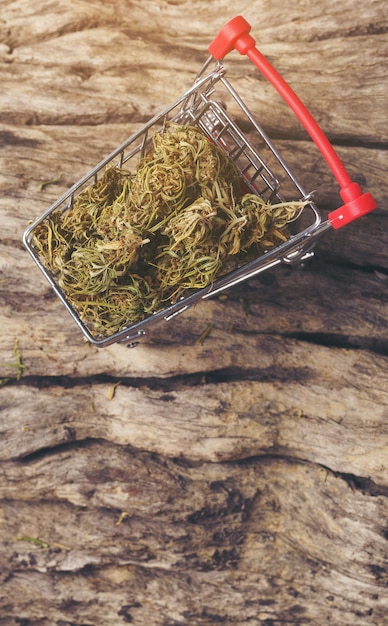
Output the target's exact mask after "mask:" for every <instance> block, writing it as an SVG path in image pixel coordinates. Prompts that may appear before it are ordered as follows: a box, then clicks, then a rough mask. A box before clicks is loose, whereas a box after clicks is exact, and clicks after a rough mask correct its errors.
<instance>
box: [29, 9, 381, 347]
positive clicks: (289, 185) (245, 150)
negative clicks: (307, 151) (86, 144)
mask: <svg viewBox="0 0 388 626" xmlns="http://www.w3.org/2000/svg"><path fill="white" fill-rule="evenodd" d="M250 30H251V27H250V25H249V24H248V22H246V20H245V19H244V18H243V17H241V16H238V17H235V18H234V19H232V20H231V21H230V22H228V24H226V26H224V28H223V29H222V30H221V31H220V32H219V34H218V35H217V37H216V38H215V39H214V41H213V42H212V43H211V45H210V46H209V52H210V57H209V59H208V60H207V61H206V63H205V65H204V67H203V68H202V70H201V71H200V73H199V75H198V76H197V77H196V79H195V81H194V83H193V85H192V86H191V87H190V88H189V89H188V90H187V91H186V92H185V93H184V94H183V95H182V96H181V97H180V98H178V99H177V100H176V101H175V102H173V103H172V104H171V105H170V106H168V107H167V108H166V109H165V110H164V111H162V112H161V113H160V114H159V115H157V116H155V117H153V118H152V119H151V120H150V121H149V122H148V123H147V124H146V125H145V126H144V127H143V128H142V129H141V130H139V131H138V132H136V133H135V134H134V135H132V136H131V137H130V138H129V139H128V140H127V141H125V142H124V143H123V144H122V145H121V146H119V147H118V148H117V149H116V150H114V152H112V153H111V154H110V155H109V156H108V157H107V158H105V159H104V160H103V161H102V162H101V163H99V164H98V165H97V166H96V167H95V168H94V169H92V171H90V172H89V173H88V174H87V175H86V176H84V177H83V178H82V179H81V180H80V181H79V182H77V183H76V184H75V185H73V187H71V188H70V189H69V190H68V191H67V192H66V193H65V194H64V195H63V196H62V197H61V198H60V199H59V200H58V201H57V202H55V203H54V205H53V206H51V207H50V209H49V210H48V211H46V212H45V213H44V214H43V215H42V216H41V217H40V218H39V219H37V220H36V221H35V222H34V223H33V224H32V225H31V226H30V227H29V228H28V229H27V230H26V232H25V234H24V240H23V241H24V245H25V246H26V248H27V250H28V251H29V253H30V254H31V255H32V257H33V259H34V260H35V262H36V263H37V265H38V266H39V268H40V270H41V271H42V272H43V274H44V275H45V277H46V278H47V280H48V281H49V283H50V284H51V286H52V288H53V289H54V291H55V292H56V294H57V295H58V297H59V298H60V300H61V301H62V302H63V304H64V305H65V307H66V308H67V310H68V311H69V312H70V314H71V315H72V317H73V319H74V320H75V322H76V323H77V324H78V326H79V327H80V329H81V330H82V332H83V333H84V335H85V336H86V338H87V339H88V340H89V341H90V342H91V343H93V344H95V345H96V346H100V347H103V346H107V345H110V344H112V343H116V342H119V343H126V344H128V345H131V346H132V345H135V344H136V343H137V342H138V340H139V338H140V337H141V336H142V335H144V334H145V333H146V332H147V329H148V328H149V327H150V326H151V325H153V324H155V323H156V322H158V321H161V320H165V321H169V320H171V319H173V318H174V317H175V316H176V315H178V314H179V313H182V312H183V311H185V310H187V309H188V308H189V307H190V306H191V305H193V304H194V303H196V302H198V301H199V300H205V299H207V298H210V297H212V296H214V295H216V294H219V293H220V292H222V291H224V290H225V289H227V288H229V287H231V286H233V285H236V284H238V283H240V282H242V281H245V280H247V279H248V278H251V277H253V276H255V275H257V274H258V273H260V272H263V271H264V270H266V269H268V268H271V267H273V266H275V265H277V264H279V263H288V264H290V263H294V262H297V261H301V260H304V259H306V258H307V257H309V256H311V255H312V254H313V252H312V250H313V247H314V244H315V242H316V239H317V237H318V236H320V235H321V234H322V233H324V232H325V231H327V230H328V229H330V228H334V229H338V228H340V227H342V226H344V225H346V224H348V223H349V222H351V221H353V220H355V219H357V218H358V217H361V216H362V215H365V214H367V213H369V212H370V211H372V210H373V209H375V208H376V206H377V205H376V202H375V200H374V198H373V197H372V195H371V194H370V193H363V192H362V191H361V189H360V187H359V185H358V184H357V183H355V182H352V180H351V179H350V177H349V175H348V173H347V172H346V170H345V168H344V166H343V164H342V163H341V161H340V159H339V158H338V156H337V154H336V152H335V151H334V149H333V147H332V146H331V144H330V143H329V141H328V139H327V138H326V136H325V135H324V133H323V132H322V130H321V129H320V127H319V126H318V124H317V123H316V122H315V120H314V118H313V117H312V116H311V115H310V113H309V112H308V111H307V109H306V108H305V107H304V105H303V104H302V102H301V101H300V100H299V98H298V97H297V96H296V94H295V93H294V92H293V91H292V90H291V88H290V87H289V85H288V84H287V83H286V82H285V81H284V79H283V78H282V77H281V76H280V75H279V74H278V72H277V71H276V70H275V69H274V68H273V67H272V65H271V64H270V63H269V62H268V60H267V59H266V58H265V57H264V56H263V55H262V54H261V53H260V52H259V51H258V49H257V48H256V46H255V41H254V39H253V38H252V37H251V35H250ZM233 49H235V50H237V51H238V52H239V53H240V54H242V55H247V56H248V58H249V59H250V60H251V61H252V62H253V63H254V65H255V66H256V67H257V68H258V69H259V70H260V71H261V73H262V74H263V75H264V76H265V77H266V78H267V79H268V80H269V81H270V82H271V83H272V84H273V86H274V87H275V88H276V89H277V90H278V92H279V93H280V95H281V96H282V97H283V99H284V100H285V101H286V103H287V104H288V105H289V106H290V108H291V109H292V110H293V111H294V113H295V115H296V116H297V117H298V119H299V120H300V122H301V123H302V125H303V126H304V128H305V129H306V130H307V131H308V133H309V134H310V136H311V138H312V139H313V141H314V142H315V143H316V145H317V146H318V148H319V150H320V152H321V153H322V155H323V157H324V158H325V160H326V161H327V163H328V165H329V167H330V168H331V170H332V172H333V174H334V176H335V178H336V179H337V181H338V183H339V185H340V196H341V198H342V202H343V204H342V205H341V206H340V207H339V208H338V209H336V210H334V211H332V212H331V213H329V215H328V216H327V219H324V220H323V219H322V218H321V216H320V213H319V211H318V209H317V207H316V205H315V203H314V201H313V193H312V192H309V191H306V190H305V189H304V188H303V187H302V185H301V184H300V183H299V182H298V180H297V179H296V177H295V176H294V174H293V173H292V171H291V170H290V168H289V167H288V165H287V164H286V162H285V161H284V159H283V158H282V157H281V155H280V154H279V152H278V151H277V149H276V148H275V146H274V145H273V143H272V142H271V140H270V139H269V138H268V137H267V135H266V133H265V131H264V130H263V129H262V128H261V126H259V124H258V123H257V122H256V120H255V119H254V117H253V115H252V114H251V113H250V111H249V109H248V108H247V106H246V105H245V104H244V102H243V101H242V99H241V98H240V96H239V95H238V93H237V92H236V90H235V89H234V88H233V87H232V85H231V84H230V82H229V81H228V80H227V78H226V71H225V68H224V65H223V62H222V59H223V58H224V57H225V55H226V54H228V53H229V52H230V51H232V50H233ZM242 116H243V118H244V122H245V123H244V124H242V123H241V117H242ZM235 120H239V122H238V123H237V121H235ZM166 122H173V123H177V124H181V125H191V126H196V127H198V128H199V129H200V130H201V131H202V133H203V134H204V135H205V136H206V137H208V138H209V139H210V140H211V141H212V142H214V143H215V144H216V145H217V146H219V147H221V148H222V149H223V150H225V151H226V152H227V154H228V155H229V157H230V158H231V159H232V160H233V162H234V163H235V165H236V167H237V169H238V172H239V175H240V177H241V180H242V181H243V184H244V186H245V187H246V189H248V190H249V192H250V193H253V194H257V195H258V196H260V197H261V198H263V199H265V200H266V201H268V202H270V203H276V202H278V203H279V202H284V201H285V200H287V201H288V200H293V201H297V200H298V201H304V208H303V211H302V212H301V214H300V215H299V216H298V218H297V219H296V220H295V221H294V222H293V224H292V232H291V235H290V237H289V238H288V239H287V240H286V241H284V242H282V243H280V245H277V246H276V247H274V248H270V249H269V250H268V251H265V252H264V253H263V254H260V255H259V256H257V257H256V258H253V259H250V260H249V261H247V262H246V263H243V264H242V265H241V266H239V267H238V268H237V269H234V270H232V271H231V272H229V273H227V274H225V275H222V276H221V277H219V278H217V279H216V280H215V281H214V282H212V283H211V284H209V285H208V286H206V287H204V288H201V289H197V290H194V291H192V292H190V293H188V294H187V295H185V296H184V297H181V298H179V299H178V301H176V302H169V303H167V305H166V306H165V307H164V308H163V310H159V311H156V312H152V313H150V314H149V315H147V316H146V317H145V318H144V319H142V320H141V321H137V322H135V323H133V322H131V319H128V322H127V323H126V324H124V325H123V327H122V328H120V330H119V331H117V332H114V333H113V334H111V335H110V336H107V337H106V336H105V337H101V336H98V335H97V336H96V334H95V333H94V331H93V327H92V326H91V325H90V324H88V323H87V322H86V321H85V320H83V319H81V318H80V316H79V314H78V312H77V310H76V309H75V308H74V307H73V306H72V305H71V304H70V302H69V301H68V299H67V297H66V293H65V292H64V291H63V289H62V288H61V287H60V286H59V284H58V281H57V277H56V275H55V273H53V272H50V271H49V270H48V269H47V267H46V265H45V263H44V261H43V259H42V258H41V257H40V255H39V253H38V250H37V249H36V246H34V243H33V238H34V232H35V230H36V229H37V228H38V227H39V226H40V225H41V224H42V223H44V222H45V220H47V219H49V218H50V216H51V215H52V214H53V212H54V211H55V212H58V211H68V210H69V209H71V208H72V206H73V204H74V202H75V200H76V198H77V197H78V196H79V194H80V193H82V192H83V191H84V190H85V189H86V188H87V187H89V186H90V185H92V184H94V183H96V182H97V181H98V180H99V179H100V178H101V176H102V174H103V172H104V171H106V168H107V167H108V166H113V167H117V168H123V167H126V168H128V169H129V170H131V169H132V170H133V169H134V168H135V167H136V164H137V163H139V161H140V160H141V159H142V158H143V157H144V155H145V154H146V153H147V150H149V149H150V145H151V142H152V137H153V136H154V133H157V132H161V130H162V129H163V128H164V127H165V125H166ZM242 127H244V128H249V129H251V130H249V131H247V132H245V133H244V132H243V131H242V129H241V128H242Z"/></svg>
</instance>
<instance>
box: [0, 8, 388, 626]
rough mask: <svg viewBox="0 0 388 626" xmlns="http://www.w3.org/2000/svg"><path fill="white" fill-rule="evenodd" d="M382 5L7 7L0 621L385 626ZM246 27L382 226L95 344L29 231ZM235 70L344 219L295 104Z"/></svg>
mask: <svg viewBox="0 0 388 626" xmlns="http://www.w3.org/2000/svg"><path fill="white" fill-rule="evenodd" d="M385 5H386V3H384V2H383V1H382V0H372V1H371V2H369V3H363V4H360V3H356V5H355V3H354V2H350V0H344V2H342V3H338V2H334V1H333V0H324V1H323V2H298V3H295V2H291V0H285V1H283V2H279V1H278V0H271V2H266V1H265V0H258V1H257V2H255V3H252V2H251V1H249V2H248V1H245V0H238V1H237V0H228V2H226V0H214V1H212V2H205V1H204V0H191V1H190V2H188V0H170V1H169V0H159V1H158V2H157V1H153V0H150V1H148V0H147V2H144V1H141V2H140V0H132V1H130V0H114V1H112V2H110V3H106V2H103V1H102V0H91V1H86V0H64V1H63V2H61V3H59V4H58V3H57V4H55V3H54V4H53V3H52V2H50V1H49V0H43V2H40V3H38V4H36V3H33V4H31V2H28V1H27V0H14V1H11V2H6V1H5V0H0V80H1V87H2V88H1V90H0V216H1V236H0V328H1V333H0V380H1V383H2V384H1V386H0V626H20V625H22V626H86V625H87V626H106V625H107V624H112V625H114V626H124V624H128V623H133V624H136V625H138V626H143V625H144V626H178V625H184V626H186V625H187V626H210V625H212V624H230V625H232V624H233V626H243V625H244V626H245V625H249V626H280V624H284V623H288V624H294V625H295V626H296V625H298V626H299V625H303V626H304V625H305V626H320V625H321V624H328V623H332V624H335V625H336V626H381V625H382V624H383V623H384V619H385V615H386V614H387V612H388V593H387V583H388V578H387V571H388V568H387V523H386V520H387V516H388V506H387V503H388V499H387V498H388V471H387V458H388V432H387V423H388V421H387V417H388V375H387V364H388V360H387V354H388V334H387V329H388V319H387V318H388V313H387V311H388V308H387V296H386V294H387V284H388V278H387V274H388V273H387V269H388V259H387V206H388V202H387V200H388V198H387V191H386V185H385V177H386V176H385V175H386V170H387V151H386V148H387V128H386V113H387V96H386V70H387V61H386V59H387V50H388V45H387V35H386V32H387V24H388V13H387V9H386V6H385ZM237 14H242V15H244V16H245V17H246V19H247V20H248V21H249V22H250V23H251V24H252V33H253V34H254V36H255V38H256V40H257V43H258V46H259V47H260V49H261V50H262V52H263V53H264V54H266V55H267V56H268V58H269V59H270V60H271V62H272V63H273V64H274V65H275V67H277V69H279V71H280V72H281V73H282V74H283V75H284V77H285V78H286V79H287V80H288V81H289V82H290V84H291V85H292V86H293V88H294V89H295V91H296V92H297V93H298V95H299V96H300V97H301V99H302V100H303V101H304V102H305V104H306V105H307V106H308V107H309V108H310V110H311V111H312V113H313V114H314V116H315V117H316V119H317V120H318V122H319V123H320V124H321V125H322V127H323V128H324V130H325V131H326V132H327V134H328V136H329V138H330V140H331V141H332V142H333V144H334V145H335V147H336V149H337V150H338V153H339V155H340V157H341V158H342V159H343V160H344V162H345V164H346V166H347V167H348V168H349V171H350V173H351V175H352V176H353V177H354V179H355V180H356V181H357V182H359V183H360V185H361V186H362V187H363V189H365V190H368V191H371V192H372V193H373V194H374V196H375V197H376V199H377V200H378V203H379V209H378V210H377V211H376V212H374V213H373V214H372V215H370V216H368V217H366V218H364V219H363V220H360V221H359V222H356V223H354V224H351V225H350V226H349V227H347V228H345V229H343V230H341V231H338V232H332V233H329V234H328V235H327V236H325V237H323V238H322V239H321V240H320V241H319V243H318V245H317V249H316V256H315V258H314V259H313V260H312V261H311V262H309V263H308V264H306V266H304V267H303V268H293V269H290V268H286V267H279V268H277V269H276V270H271V271H269V272H266V273H264V274H262V275H261V276H259V277H257V278H255V279H252V280H250V281H248V282H247V283H244V284H243V285H240V286H239V287H236V288H234V289H232V290H230V291H228V292H227V293H225V294H223V295H221V296H219V297H215V298H213V299H209V300H207V301H206V302H202V303H199V304H198V305H196V306H195V307H192V308H191V309H189V310H188V311H187V312H186V313H185V314H184V315H182V316H178V317H177V318H175V319H174V320H173V321H172V322H170V323H167V322H166V323H161V324H160V325H158V326H157V327H155V328H154V329H153V330H151V331H150V332H149V333H148V334H147V335H146V337H145V340H144V341H142V342H141V344H140V345H139V346H138V347H137V348H136V349H134V350H130V349H128V348H127V347H126V346H125V345H116V346H110V347H109V348H106V349H103V350H100V349H97V348H95V347H92V346H90V345H89V344H88V343H86V342H85V341H84V340H83V339H82V336H81V334H80V332H79V331H78V329H77V327H76V326H75V325H74V322H73V321H72V320H71V318H70V316H69V315H68V314H67V313H66V311H65V310H64V309H63V306H62V305H61V304H60V302H59V301H58V300H57V299H56V298H55V297H54V295H53V293H52V291H51V289H50V287H49V285H48V284H46V282H45V280H44V279H43V277H42V276H41V274H40V272H39V270H38V269H37V268H36V267H35V266H34V264H33V263H32V261H31V259H30V257H29V255H28V254H27V252H26V251H25V250H24V249H23V246H22V243H21V239H22V234H23V231H24V230H25V228H26V226H27V224H28V222H29V220H31V219H34V218H35V217H37V216H39V215H40V214H41V213H42V212H43V211H44V210H46V209H47V208H49V206H50V205H51V204H52V202H54V201H55V200H56V199H57V198H58V197H59V196H60V195H61V194H62V193H64V192H65V191H66V190H67V189H68V188H69V187H70V186H71V185H72V184H73V183H75V182H76V181H77V180H78V179H79V178H80V177H81V176H83V175H84V174H86V173H87V172H88V171H89V170H90V168H91V167H93V166H94V165H96V163H98V162H99V161H100V160H101V159H102V158H103V157H105V156H106V155H107V154H109V153H110V152H111V150H113V149H114V148H115V147H116V146H117V145H119V144H121V143H122V141H124V140H125V139H126V138H127V137H128V136H130V135H131V134H132V133H133V132H135V131H136V130H137V129H139V128H140V127H141V126H142V125H143V124H144V123H145V122H146V121H147V120H148V119H149V118H150V117H151V116H152V115H154V114H156V113H158V112H159V111H160V110H161V109H162V108H163V107H165V106H166V105H167V104H169V103H170V102H172V101H173V100H174V99H175V98H176V97H177V96H178V95H180V93H182V92H183V91H184V90H185V89H186V88H187V87H189V86H190V84H191V82H192V81H193V79H194V77H195V75H196V73H197V71H198V70H199V69H200V67H201V65H202V63H203V62H204V61H205V60H206V57H207V46H208V44H209V43H210V41H211V40H212V39H213V37H214V36H215V34H216V33H217V32H218V30H219V28H220V27H221V26H222V25H223V24H224V23H225V22H226V21H227V20H228V19H229V18H231V17H233V16H234V15H237ZM225 64H226V65H227V72H228V76H229V78H230V80H231V82H232V83H233V84H234V86H235V87H236V88H237V90H238V92H239V93H240V95H241V96H242V97H243V99H244V100H245V101H246V102H247V103H248V105H249V107H250V108H251V110H252V112H253V114H254V116H255V117H256V119H257V120H258V121H259V122H260V123H261V124H262V125H263V126H264V127H265V129H266V130H267V132H268V133H269V134H270V135H271V137H273V139H274V141H275V142H276V145H277V147H278V149H279V152H280V153H281V154H282V156H283V157H284V158H286V160H287V162H288V163H289V165H290V166H291V167H292V169H293V170H294V171H295V174H296V175H297V176H298V177H299V178H300V179H301V180H302V181H303V183H304V184H305V186H307V187H308V189H309V190H310V189H311V190H313V189H314V190H316V191H317V196H316V198H317V202H318V204H319V206H320V208H321V210H322V212H323V214H325V213H326V212H327V211H330V210H332V209H333V208H334V207H336V206H338V203H339V197H338V189H337V185H336V183H335V182H334V181H333V179H332V176H331V174H330V172H329V170H328V168H327V166H326V165H325V163H324V162H323V160H322V158H321V157H320V155H319V154H318V153H317V151H316V149H315V147H314V146H313V145H312V143H311V142H310V141H309V140H308V139H307V137H306V135H305V133H304V132H303V131H302V130H301V128H300V125H299V123H298V122H297V121H296V120H295V118H294V116H293V115H292V114H291V113H290V111H289V110H288V109H287V107H286V106H285V105H283V104H282V102H281V101H280V98H279V97H278V96H277V94H276V93H274V91H273V89H272V88H271V87H270V86H269V85H267V83H266V82H265V80H264V79H262V78H261V77H260V76H259V75H258V73H257V72H256V70H255V69H254V68H253V67H252V66H251V65H250V64H249V62H247V61H245V60H244V59H243V58H242V57H240V56H239V55H237V54H232V55H230V58H228V60H227V62H225ZM239 122H240V123H242V124H244V122H243V121H242V120H241V119H240V120H239ZM244 128H245V131H246V132H247V133H250V128H249V126H248V125H245V127H244Z"/></svg>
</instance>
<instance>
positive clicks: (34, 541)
mask: <svg viewBox="0 0 388 626" xmlns="http://www.w3.org/2000/svg"><path fill="white" fill-rule="evenodd" d="M16 541H27V542H28V543H32V544H34V545H35V546H39V547H40V548H48V547H49V544H48V543H47V542H46V541H43V540H42V539H37V538H36V537H16Z"/></svg>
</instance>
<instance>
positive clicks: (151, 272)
mask: <svg viewBox="0 0 388 626" xmlns="http://www.w3.org/2000/svg"><path fill="white" fill-rule="evenodd" d="M305 204H306V203H304V202H291V203H281V204H275V205H271V204H270V203H268V202H265V201H264V200H263V199H261V198H259V197H258V196H256V195H255V194H253V193H245V194H243V193H242V192H241V179H240V176H239V173H238V171H237V168H236V166H235V164H234V162H233V161H232V159H231V158H230V157H229V156H228V155H227V153H226V152H225V151H224V150H222V149H221V148H219V147H217V146H216V145H215V144H214V143H212V142H211V141H209V140H208V139H207V138H206V137H205V136H204V135H203V133H202V132H201V131H200V129H198V128H196V127H193V126H180V125H177V124H174V123H171V122H170V123H166V125H165V126H164V128H163V129H162V130H161V131H160V132H158V133H155V134H154V135H153V138H152V146H151V149H150V151H149V152H148V153H147V154H146V155H145V156H144V157H143V158H142V159H141V160H140V162H139V163H138V166H137V169H136V171H135V172H128V171H126V170H124V169H122V168H118V167H108V168H107V169H106V170H105V171H104V173H103V174H102V176H101V178H100V179H99V180H98V181H96V182H95V183H94V184H92V185H90V186H89V187H88V188H86V189H85V190H84V191H82V192H81V193H80V194H79V195H78V197H76V198H75V200H74V202H73V204H72V206H71V207H69V208H68V209H67V210H66V211H64V212H62V211H59V210H58V211H55V212H53V213H52V214H51V215H50V216H49V217H48V218H47V219H46V220H44V221H43V222H42V223H41V224H40V225H38V226H37V227H36V229H35V231H34V236H33V245H34V246H35V249H36V251H37V252H38V254H39V255H40V256H41V257H42V259H43V262H44V264H45V265H46V267H47V268H48V269H49V270H50V271H51V273H52V274H53V276H54V278H55V280H56V281H57V283H58V286H59V287H60V288H61V289H62V290H63V292H64V294H65V296H66V298H67V300H68V302H69V303H70V304H71V305H72V306H73V307H74V309H75V310H76V311H77V313H78V315H79V317H80V319H81V320H82V321H83V322H84V323H85V324H86V325H87V326H88V327H89V328H90V330H91V332H92V333H93V334H94V335H95V336H98V337H106V336H109V335H111V334H113V333H115V332H117V331H119V330H121V329H122V328H124V327H125V326H128V325H129V324H133V323H135V322H138V321H141V320H142V319H144V318H145V317H147V316H149V315H151V314H153V313H155V312H157V311H160V310H162V309H163V308H164V307H165V306H166V303H174V302H176V301H177V300H178V299H180V298H181V297H184V296H186V295H188V293H190V292H191V291H192V290H195V289H201V288H204V287H207V286H208V285H210V284H212V282H214V280H215V279H216V277H218V276H219V275H221V274H225V273H226V272H229V271H231V270H233V269H235V268H236V267H238V266H240V265H241V264H243V263H245V262H246V261H247V260H248V259H249V258H255V257H257V256H258V255H260V254H262V253H263V252H265V251H266V250H268V249H269V248H271V247H273V246H276V245H279V244H280V243H282V242H284V241H286V240H287V238H288V237H289V235H288V232H287V225H288V224H289V222H290V221H292V220H294V219H296V217H298V215H299V214H300V211H301V210H302V209H303V206H304V205H305Z"/></svg>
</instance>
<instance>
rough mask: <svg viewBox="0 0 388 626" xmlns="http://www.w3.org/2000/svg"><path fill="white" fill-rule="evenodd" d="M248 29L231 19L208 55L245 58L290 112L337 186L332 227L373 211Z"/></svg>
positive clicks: (373, 203) (238, 19)
mask: <svg viewBox="0 0 388 626" xmlns="http://www.w3.org/2000/svg"><path fill="white" fill-rule="evenodd" d="M250 30H251V25H250V24H249V23H248V22H247V21H246V19H245V18H244V17H242V16H237V17H235V18H233V19H232V20H230V21H229V22H228V23H227V24H226V25H225V26H224V27H223V28H222V29H221V30H220V32H219V33H218V35H217V36H216V38H215V39H214V40H213V41H212V43H211V44H210V46H209V48H208V49H209V52H210V54H211V55H212V57H214V59H216V60H218V61H219V60H221V59H223V58H224V56H226V55H227V54H228V53H229V52H231V51H232V50H237V52H239V53H240V54H242V55H246V56H247V57H248V58H249V59H250V60H251V61H252V63H254V65H255V66H256V67H257V68H258V69H259V70H260V72H261V73H262V74H263V75H264V76H265V78H267V80H268V81H269V82H270V83H272V85H273V86H274V87H275V89H277V91H278V92H279V93H280V95H281V96H282V98H283V99H284V100H285V102H286V103H287V104H288V106H289V107H290V108H291V109H292V110H293V111H294V113H295V115H296V116H297V118H298V119H299V121H300V122H301V123H302V124H303V126H304V128H305V129H306V130H307V132H308V133H309V135H310V137H311V138H312V140H313V141H314V142H315V144H316V145H317V147H318V149H319V150H320V152H321V154H322V156H323V157H324V159H325V160H326V162H327V164H328V166H329V167H330V169H331V171H332V172H333V174H334V176H335V178H336V180H337V182H338V184H339V186H340V192H339V193H340V196H341V198H342V200H343V202H344V204H343V205H342V206H340V207H339V208H338V209H335V210H334V211H332V212H331V213H329V215H328V219H329V221H330V223H331V225H332V226H333V228H341V227H342V226H345V225H346V224H349V223H350V222H352V221H354V220H356V219H358V218H359V217H361V216H362V215H366V214H367V213H370V212H371V211H373V210H374V209H376V208H377V203H376V201H375V199H374V198H373V196H372V194H370V193H369V192H367V193H363V192H362V190H361V188H360V186H359V185H358V183H355V182H353V181H352V179H351V178H350V176H349V174H348V172H347V171H346V169H345V166H344V165H343V163H342V161H341V160H340V158H339V156H338V155H337V153H336V152H335V150H334V148H333V146H332V145H331V143H330V142H329V140H328V139H327V137H326V135H325V133H324V132H323V131H322V129H321V128H320V126H319V125H318V123H317V122H316V121H315V119H314V118H313V116H312V115H311V113H310V112H309V111H308V109H306V107H305V106H304V104H303V102H302V101H301V100H300V99H299V98H298V96H297V95H296V93H295V92H294V91H293V90H292V89H291V87H290V86H289V84H288V83H287V82H286V81H285V80H284V78H283V77H282V76H281V75H280V74H279V72H277V70H275V68H274V67H273V66H272V65H271V63H270V62H269V61H268V59H266V58H265V57H264V56H263V55H262V54H261V52H260V51H259V50H258V49H257V48H256V41H255V40H254V38H253V37H252V36H251V35H250V34H249V33H250Z"/></svg>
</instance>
